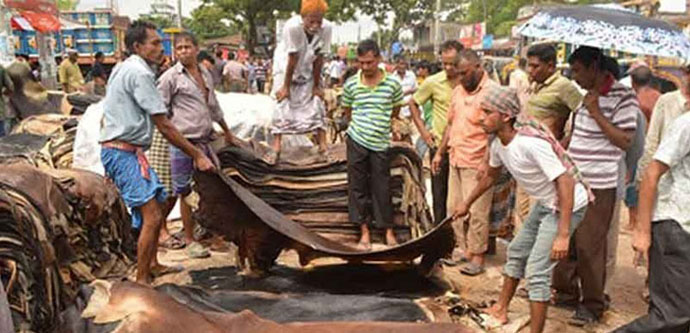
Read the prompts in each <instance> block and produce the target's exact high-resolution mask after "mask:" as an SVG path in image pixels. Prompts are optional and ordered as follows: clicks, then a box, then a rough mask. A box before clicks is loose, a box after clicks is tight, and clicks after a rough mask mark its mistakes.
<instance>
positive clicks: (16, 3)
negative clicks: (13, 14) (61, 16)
mask: <svg viewBox="0 0 690 333" xmlns="http://www.w3.org/2000/svg"><path fill="white" fill-rule="evenodd" d="M5 6H7V7H9V8H14V9H21V10H30V11H34V12H37V13H46V14H51V15H57V14H58V9H57V3H56V2H55V0H5Z"/></svg>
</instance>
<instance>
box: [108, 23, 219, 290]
mask: <svg viewBox="0 0 690 333" xmlns="http://www.w3.org/2000/svg"><path fill="white" fill-rule="evenodd" d="M125 45H126V47H127V49H128V51H129V53H130V54H131V55H130V56H129V58H127V60H125V61H123V62H122V64H120V65H119V66H118V67H117V68H116V69H115V70H114V71H113V73H112V75H111V77H110V87H109V88H108V91H107V93H106V96H105V99H104V102H103V110H104V117H103V128H102V129H101V137H100V140H99V141H100V143H101V146H102V149H101V161H102V162H103V166H104V167H105V171H106V175H107V176H108V178H110V179H111V180H112V181H113V182H114V183H115V185H116V186H117V188H118V190H119V191H120V195H121V196H122V199H123V200H124V202H125V204H127V206H129V207H130V208H131V209H132V219H133V225H134V226H135V227H139V228H140V229H141V233H140V235H139V241H138V244H137V274H136V281H137V282H138V283H142V284H148V283H150V282H151V276H150V273H160V272H161V271H163V272H165V270H166V268H165V267H163V266H161V265H160V264H158V260H157V258H156V257H157V248H158V247H157V241H158V233H159V232H160V228H161V224H162V223H163V220H164V217H163V216H162V214H161V208H160V206H159V203H160V202H163V201H164V200H165V197H166V193H165V190H163V188H162V186H161V185H160V183H159V182H158V177H157V175H156V173H155V172H154V171H153V170H151V168H149V166H148V162H147V161H146V157H145V156H144V153H143V151H144V150H146V149H148V147H149V146H150V144H151V137H152V133H153V125H154V123H155V125H156V128H158V130H159V131H160V132H161V134H163V136H164V137H165V138H166V139H167V140H168V141H169V142H170V143H172V144H173V145H175V146H176V147H178V148H180V149H182V150H183V151H184V152H185V153H186V154H188V155H190V156H194V165H195V167H196V168H198V169H199V170H201V171H213V170H215V167H214V165H213V163H212V162H211V161H210V160H209V159H208V157H206V155H205V154H204V153H203V152H202V151H201V150H200V149H198V148H197V147H195V146H194V145H193V144H191V143H190V142H189V141H187V140H186V139H185V138H184V137H183V136H182V134H180V132H178V131H177V130H176V129H175V127H174V126H173V124H172V123H171V122H170V120H169V119H168V118H167V113H168V110H167V108H166V106H165V104H164V103H163V100H162V98H161V96H160V94H159V93H158V90H157V89H156V84H155V76H156V75H155V72H154V71H153V69H152V67H151V66H152V65H154V64H158V63H160V61H161V58H162V56H163V46H162V40H161V37H160V36H159V35H158V33H156V26H155V25H153V24H151V23H147V22H135V23H134V24H132V26H130V28H129V29H127V32H126V33H125Z"/></svg>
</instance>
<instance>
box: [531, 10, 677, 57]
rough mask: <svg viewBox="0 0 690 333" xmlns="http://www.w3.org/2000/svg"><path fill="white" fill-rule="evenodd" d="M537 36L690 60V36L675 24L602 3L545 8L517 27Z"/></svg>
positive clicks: (634, 52)
mask: <svg viewBox="0 0 690 333" xmlns="http://www.w3.org/2000/svg"><path fill="white" fill-rule="evenodd" d="M518 33H519V34H521V35H523V36H527V37H533V38H537V39H547V40H552V41H555V42H565V43H570V44H574V45H586V46H592V47H597V48H601V49H611V50H616V51H619V52H627V53H633V54H641V55H652V56H658V57H671V58H682V59H688V57H690V39H688V37H687V36H685V35H684V34H683V32H682V31H681V30H680V29H679V28H678V27H676V26H674V25H672V24H670V23H668V22H666V21H662V20H656V19H651V18H647V17H644V16H642V15H640V14H637V13H635V12H632V11H629V10H621V9H616V8H612V7H602V6H556V7H551V8H546V9H544V10H542V11H541V12H539V13H537V14H536V15H534V16H533V17H532V18H531V19H529V21H527V22H525V23H524V24H523V25H522V26H520V27H519V28H518Z"/></svg>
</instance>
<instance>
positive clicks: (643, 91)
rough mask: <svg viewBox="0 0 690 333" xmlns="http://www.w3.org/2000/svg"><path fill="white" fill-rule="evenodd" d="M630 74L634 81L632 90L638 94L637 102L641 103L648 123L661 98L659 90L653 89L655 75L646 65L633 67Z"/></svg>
mask: <svg viewBox="0 0 690 333" xmlns="http://www.w3.org/2000/svg"><path fill="white" fill-rule="evenodd" d="M628 73H629V74H630V78H631V80H632V88H633V90H635V93H636V94H637V100H638V101H639V102H640V109H641V110H642V113H644V115H645V117H646V118H647V122H649V120H650V119H651V118H652V111H653V110H654V105H656V101H657V100H658V99H659V97H661V93H660V92H659V90H656V89H655V88H654V87H652V80H653V79H654V75H653V74H652V70H651V69H649V66H647V64H646V63H641V64H638V65H637V66H633V68H631V69H630V70H629V71H628Z"/></svg>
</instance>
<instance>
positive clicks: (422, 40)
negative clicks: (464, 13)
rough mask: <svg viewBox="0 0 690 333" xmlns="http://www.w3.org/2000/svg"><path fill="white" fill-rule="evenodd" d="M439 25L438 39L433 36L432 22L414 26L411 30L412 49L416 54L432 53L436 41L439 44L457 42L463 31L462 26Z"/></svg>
mask: <svg viewBox="0 0 690 333" xmlns="http://www.w3.org/2000/svg"><path fill="white" fill-rule="evenodd" d="M439 25H440V26H439V29H438V30H439V35H438V39H437V38H436V34H435V32H436V29H435V24H434V21H425V22H423V23H421V24H418V25H417V26H415V27H414V28H413V29H412V34H413V41H414V42H413V43H414V45H413V49H414V50H416V51H417V52H422V53H427V52H429V53H432V52H433V51H434V42H435V41H436V40H438V41H439V43H443V42H444V41H446V40H450V39H453V40H458V39H459V38H460V35H461V32H462V29H463V25H462V24H457V23H447V22H440V23H439Z"/></svg>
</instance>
